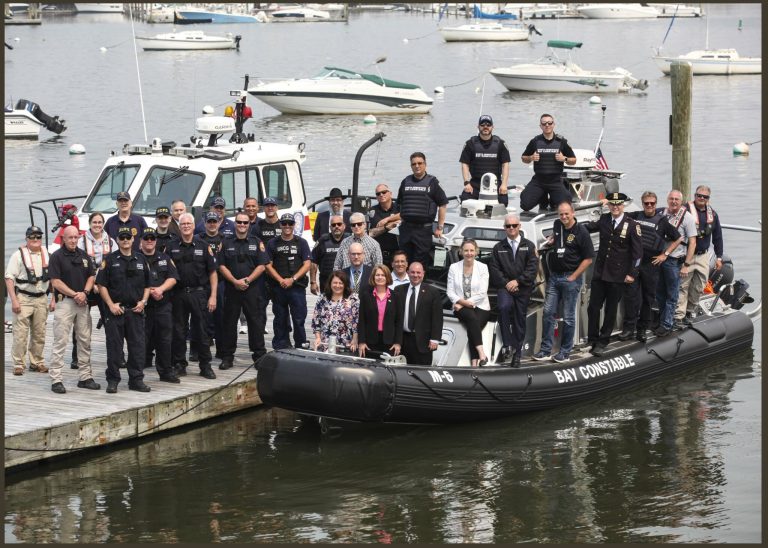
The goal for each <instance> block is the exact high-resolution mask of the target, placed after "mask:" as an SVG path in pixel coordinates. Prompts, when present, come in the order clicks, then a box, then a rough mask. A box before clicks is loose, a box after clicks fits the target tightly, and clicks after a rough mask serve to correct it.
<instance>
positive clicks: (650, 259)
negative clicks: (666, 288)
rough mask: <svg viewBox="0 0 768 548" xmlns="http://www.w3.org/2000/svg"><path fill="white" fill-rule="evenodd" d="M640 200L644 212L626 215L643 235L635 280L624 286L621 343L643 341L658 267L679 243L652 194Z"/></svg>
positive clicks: (648, 322)
mask: <svg viewBox="0 0 768 548" xmlns="http://www.w3.org/2000/svg"><path fill="white" fill-rule="evenodd" d="M640 200H641V201H642V203H643V210H642V211H632V212H630V213H627V215H628V216H630V217H632V218H633V219H635V220H636V221H637V224H638V225H640V231H641V232H642V233H643V236H642V240H643V260H642V261H640V270H639V271H638V277H637V278H636V279H635V281H634V282H632V283H631V284H628V285H625V286H624V328H623V330H622V332H621V335H619V340H622V341H628V340H629V339H631V338H632V337H635V338H637V340H638V341H640V342H645V341H646V339H647V336H646V332H647V330H648V327H649V326H650V324H651V317H652V314H653V313H652V311H651V306H652V305H653V303H654V301H655V300H656V286H657V285H658V281H659V272H660V271H661V265H662V263H664V262H666V261H667V259H668V258H669V256H670V255H671V254H672V252H673V251H674V250H675V249H676V248H677V246H678V245H680V242H681V241H682V237H681V236H680V233H679V232H678V231H677V229H676V228H675V227H673V226H672V225H671V224H669V219H667V216H666V215H664V209H663V208H657V207H656V203H657V198H656V193H655V192H652V191H650V190H647V191H645V192H643V195H642V196H641V197H640ZM638 316H639V317H638ZM635 329H637V333H635Z"/></svg>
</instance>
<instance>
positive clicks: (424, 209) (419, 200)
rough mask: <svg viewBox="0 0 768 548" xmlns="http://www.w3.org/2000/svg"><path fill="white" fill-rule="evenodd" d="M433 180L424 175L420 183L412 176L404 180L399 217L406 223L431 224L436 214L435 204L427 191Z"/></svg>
mask: <svg viewBox="0 0 768 548" xmlns="http://www.w3.org/2000/svg"><path fill="white" fill-rule="evenodd" d="M434 179H435V178H434V177H433V176H432V175H425V176H424V177H423V178H422V179H421V180H420V181H417V180H416V179H414V178H413V176H412V175H411V176H408V177H407V178H406V181H405V184H404V185H403V188H402V192H401V196H402V203H401V204H400V216H401V218H402V219H403V221H405V222H408V223H424V224H426V223H431V222H432V220H433V219H434V218H435V214H436V213H437V204H436V203H435V202H434V201H433V200H432V199H431V198H430V197H429V189H430V186H431V183H432V181H433V180H434Z"/></svg>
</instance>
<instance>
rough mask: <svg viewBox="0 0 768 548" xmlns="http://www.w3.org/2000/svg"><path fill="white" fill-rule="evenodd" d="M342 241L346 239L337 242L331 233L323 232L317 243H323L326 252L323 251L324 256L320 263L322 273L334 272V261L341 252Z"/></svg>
mask: <svg viewBox="0 0 768 548" xmlns="http://www.w3.org/2000/svg"><path fill="white" fill-rule="evenodd" d="M342 241H344V238H342V239H341V240H339V241H338V242H337V241H336V240H334V239H333V237H332V236H331V235H330V234H323V235H322V236H320V240H319V241H318V244H317V245H322V246H323V249H325V253H323V257H322V258H321V259H320V264H319V265H318V269H319V270H320V273H321V274H330V273H331V272H333V263H334V261H336V255H337V254H338V252H339V248H340V247H341V242H342Z"/></svg>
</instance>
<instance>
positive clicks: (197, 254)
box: [195, 249, 203, 257]
mask: <svg viewBox="0 0 768 548" xmlns="http://www.w3.org/2000/svg"><path fill="white" fill-rule="evenodd" d="M195 255H196V256H197V257H202V256H203V250H202V249H195Z"/></svg>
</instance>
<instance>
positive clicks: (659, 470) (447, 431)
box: [5, 353, 760, 543]
mask: <svg viewBox="0 0 768 548" xmlns="http://www.w3.org/2000/svg"><path fill="white" fill-rule="evenodd" d="M753 376H754V373H753V369H752V355H751V353H747V354H745V355H740V356H738V357H734V361H733V362H732V363H729V364H723V365H720V366H715V367H711V368H708V369H707V370H705V371H698V372H694V373H687V374H684V375H680V376H677V377H666V378H665V379H663V380H660V381H658V382H656V383H655V384H653V385H646V386H644V387H643V388H641V389H640V390H638V391H636V392H633V393H627V392H621V393H617V394H616V395H615V396H612V397H608V398H603V399H601V400H599V401H598V402H592V403H588V404H583V405H578V406H570V407H565V408H562V409H556V410H553V411H550V412H543V413H536V414H531V415H525V416H520V417H514V418H511V419H506V420H501V421H495V422H489V423H482V424H469V425H461V426H456V427H440V428H438V427H434V428H433V427H423V426H422V427H402V426H398V427H389V426H367V427H364V428H361V427H351V428H343V429H333V428H332V429H331V430H330V431H329V432H327V433H325V434H323V433H322V432H321V428H320V426H319V425H318V423H317V421H316V420H311V419H302V418H301V417H299V416H297V415H295V414H293V413H289V412H285V411H282V410H277V409H272V410H260V411H256V412H252V413H247V414H241V415H237V416H234V417H231V418H230V419H228V420H223V421H219V422H216V423H213V424H210V425H207V426H205V427H202V428H197V429H194V430H189V431H187V432H183V433H179V434H175V435H171V436H168V437H164V438H160V439H156V440H151V441H148V442H144V443H142V444H139V445H135V446H132V447H129V448H126V449H122V450H119V451H117V452H115V453H109V454H108V453H104V454H99V455H96V456H93V457H90V458H87V459H85V460H84V462H82V463H75V464H72V462H71V461H69V462H65V463H61V464H56V465H50V466H47V467H45V468H44V469H43V470H42V472H44V473H43V474H41V470H39V469H38V470H34V471H29V472H23V473H20V474H17V475H13V476H10V477H9V478H7V479H8V482H9V484H8V485H7V486H6V494H5V497H6V500H5V502H6V514H5V523H6V541H8V542H29V543H37V542H105V541H110V542H116V541H117V542H219V541H221V542H225V541H231V542H380V543H390V542H424V543H449V542H450V543H452V542H520V541H536V542H568V543H570V542H648V541H652V542H669V541H681V540H682V541H694V542H695V541H702V542H703V541H722V540H727V538H728V537H725V536H724V535H727V534H732V533H729V532H728V531H729V529H731V525H732V524H731V519H732V516H731V515H730V514H729V510H728V509H726V508H725V506H724V497H725V495H724V492H725V490H726V489H727V487H728V485H727V481H726V474H725V472H724V457H723V454H722V452H721V451H720V450H719V442H718V440H720V441H721V442H723V443H725V442H726V441H727V440H725V439H724V438H728V437H729V436H735V435H737V433H736V432H726V431H723V428H724V425H728V424H730V423H732V422H733V416H732V415H733V413H734V410H733V409H732V406H733V403H734V402H733V400H732V392H733V391H734V390H735V384H736V381H737V380H739V379H742V378H752V377H753ZM755 420H757V419H755ZM759 515H760V512H759V509H756V510H755V511H754V513H753V521H754V522H757V520H758V516H759ZM744 517H745V516H744V514H743V512H742V515H741V518H744ZM753 540H757V539H753Z"/></svg>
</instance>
